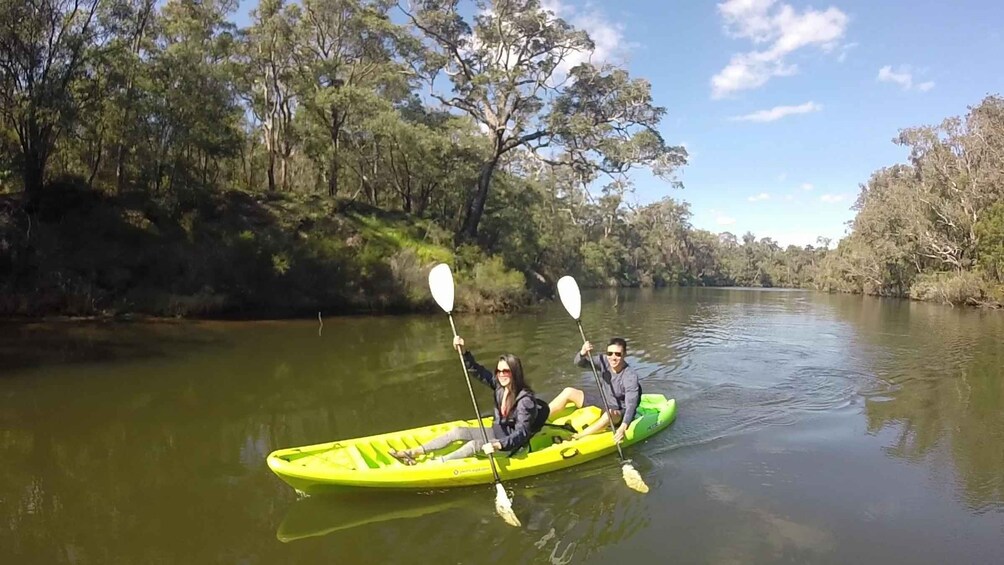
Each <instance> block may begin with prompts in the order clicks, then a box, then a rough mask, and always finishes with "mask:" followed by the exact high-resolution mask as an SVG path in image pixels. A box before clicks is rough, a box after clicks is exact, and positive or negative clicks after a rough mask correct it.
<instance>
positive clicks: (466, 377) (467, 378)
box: [447, 312, 502, 483]
mask: <svg viewBox="0 0 1004 565" xmlns="http://www.w3.org/2000/svg"><path fill="white" fill-rule="evenodd" d="M447 315H448V316H449V317H450V328H451V329H452V330H453V337H457V326H456V325H454V323H453V313H451V312H447ZM457 354H458V355H460V366H461V367H463V369H464V380H465V381H466V382H467V392H470V393H471V402H472V403H473V404H474V414H476V415H477V420H478V427H479V428H481V437H482V438H484V440H485V443H488V432H486V431H485V424H484V422H482V421H481V409H480V408H478V399H477V398H475V396H474V387H472V386H471V377H470V375H468V374H467V363H464V354H463V352H461V351H460V349H457ZM488 461H489V462H490V463H491V466H492V475H494V476H495V482H496V483H501V482H502V479H500V478H499V472H498V470H497V469H496V468H495V454H494V453H490V454H488Z"/></svg>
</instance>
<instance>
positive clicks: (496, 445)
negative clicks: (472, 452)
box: [481, 441, 502, 455]
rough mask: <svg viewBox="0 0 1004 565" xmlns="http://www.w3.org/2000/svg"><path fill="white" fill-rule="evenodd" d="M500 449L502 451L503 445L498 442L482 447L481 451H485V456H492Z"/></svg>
mask: <svg viewBox="0 0 1004 565" xmlns="http://www.w3.org/2000/svg"><path fill="white" fill-rule="evenodd" d="M500 449H502V444H500V443H499V442H497V441H490V442H488V443H486V444H484V445H482V446H481V451H484V452H485V455H491V454H492V453H495V452H496V451H498V450H500Z"/></svg>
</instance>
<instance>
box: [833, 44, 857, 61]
mask: <svg viewBox="0 0 1004 565" xmlns="http://www.w3.org/2000/svg"><path fill="white" fill-rule="evenodd" d="M857 46H858V44H857V43H846V44H844V45H841V46H840V54H839V55H837V62H838V63H843V62H844V61H846V60H847V54H848V53H849V52H850V50H851V49H854V48H855V47H857Z"/></svg>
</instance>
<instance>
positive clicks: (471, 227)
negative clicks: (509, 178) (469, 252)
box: [460, 157, 498, 242]
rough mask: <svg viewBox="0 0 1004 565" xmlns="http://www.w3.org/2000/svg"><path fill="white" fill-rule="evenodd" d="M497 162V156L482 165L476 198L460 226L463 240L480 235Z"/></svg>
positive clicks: (472, 238)
mask: <svg viewBox="0 0 1004 565" xmlns="http://www.w3.org/2000/svg"><path fill="white" fill-rule="evenodd" d="M497 164H498V157H495V158H494V159H492V160H491V161H488V162H487V163H485V164H484V165H482V166H481V173H480V174H479V175H478V190H477V192H475V193H474V198H473V199H472V200H471V204H470V206H469V207H468V209H467V216H466V217H465V218H464V225H463V227H461V228H460V237H461V239H463V240H466V241H469V242H473V241H474V240H475V239H477V237H478V225H479V224H481V216H482V215H484V213H485V203H486V202H487V201H488V185H489V184H491V182H492V175H494V174H495V166H496V165H497Z"/></svg>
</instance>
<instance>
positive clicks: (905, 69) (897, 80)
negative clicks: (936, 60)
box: [875, 65, 934, 92]
mask: <svg viewBox="0 0 1004 565" xmlns="http://www.w3.org/2000/svg"><path fill="white" fill-rule="evenodd" d="M875 80H877V81H879V82H891V83H893V84H898V85H900V86H901V87H903V90H911V89H913V88H916V89H917V90H919V91H921V92H927V91H928V90H931V89H932V88H934V81H932V80H929V81H927V82H922V83H920V84H917V85H914V83H913V72H912V71H911V69H910V66H909V65H900V67H899V68H898V69H897V70H893V68H892V65H886V66H884V67H882V68H881V69H879V72H878V75H877V76H876V77H875Z"/></svg>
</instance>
